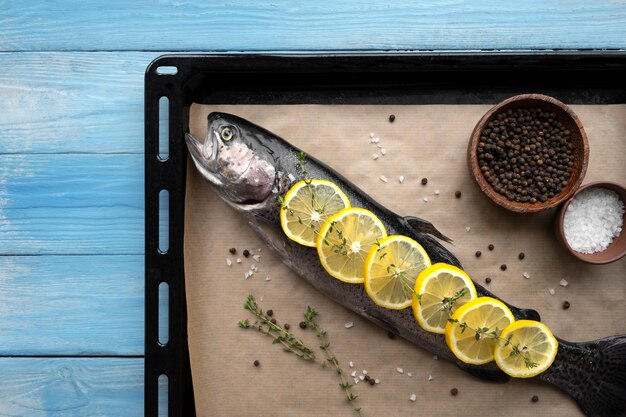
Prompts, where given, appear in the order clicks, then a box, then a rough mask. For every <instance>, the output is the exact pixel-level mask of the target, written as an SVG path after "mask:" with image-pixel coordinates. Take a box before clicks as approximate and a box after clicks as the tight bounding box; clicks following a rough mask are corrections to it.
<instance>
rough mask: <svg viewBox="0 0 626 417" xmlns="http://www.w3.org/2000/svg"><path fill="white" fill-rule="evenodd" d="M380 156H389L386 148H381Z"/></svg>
mask: <svg viewBox="0 0 626 417" xmlns="http://www.w3.org/2000/svg"><path fill="white" fill-rule="evenodd" d="M380 154H381V155H382V156H385V155H387V149H385V148H380Z"/></svg>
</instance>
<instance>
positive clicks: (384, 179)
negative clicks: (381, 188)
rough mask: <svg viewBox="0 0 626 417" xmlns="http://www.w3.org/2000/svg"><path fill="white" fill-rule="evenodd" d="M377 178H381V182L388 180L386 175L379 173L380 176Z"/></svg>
mask: <svg viewBox="0 0 626 417" xmlns="http://www.w3.org/2000/svg"><path fill="white" fill-rule="evenodd" d="M378 178H380V180H381V181H382V182H387V181H389V180H388V179H387V177H385V176H384V175H381V176H380V177H378Z"/></svg>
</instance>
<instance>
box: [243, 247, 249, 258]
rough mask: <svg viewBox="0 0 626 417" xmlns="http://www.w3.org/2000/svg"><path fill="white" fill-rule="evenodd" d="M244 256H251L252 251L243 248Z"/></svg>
mask: <svg viewBox="0 0 626 417" xmlns="http://www.w3.org/2000/svg"><path fill="white" fill-rule="evenodd" d="M243 256H245V257H246V258H247V257H248V256H250V251H249V250H248V249H244V250H243Z"/></svg>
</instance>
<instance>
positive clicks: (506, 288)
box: [185, 105, 626, 417]
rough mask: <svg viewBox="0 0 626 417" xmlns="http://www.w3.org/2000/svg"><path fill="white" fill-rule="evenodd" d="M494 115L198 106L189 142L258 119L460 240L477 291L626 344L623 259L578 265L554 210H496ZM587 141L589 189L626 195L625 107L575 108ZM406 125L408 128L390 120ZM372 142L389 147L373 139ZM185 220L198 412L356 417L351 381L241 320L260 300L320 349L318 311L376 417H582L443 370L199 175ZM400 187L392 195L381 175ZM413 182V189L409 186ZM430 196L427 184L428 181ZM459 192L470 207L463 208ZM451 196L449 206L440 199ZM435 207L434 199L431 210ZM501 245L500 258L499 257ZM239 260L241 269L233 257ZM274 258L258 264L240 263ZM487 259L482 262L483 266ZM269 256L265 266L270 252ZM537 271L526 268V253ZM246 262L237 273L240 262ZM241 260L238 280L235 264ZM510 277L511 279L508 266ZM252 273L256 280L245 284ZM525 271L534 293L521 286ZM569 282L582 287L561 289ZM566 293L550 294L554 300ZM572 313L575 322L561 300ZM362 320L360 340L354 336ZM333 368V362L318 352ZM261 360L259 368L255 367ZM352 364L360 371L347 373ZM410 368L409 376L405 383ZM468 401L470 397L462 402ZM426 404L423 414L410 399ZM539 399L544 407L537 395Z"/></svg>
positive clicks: (524, 386) (532, 391)
mask: <svg viewBox="0 0 626 417" xmlns="http://www.w3.org/2000/svg"><path fill="white" fill-rule="evenodd" d="M490 107H491V106H490V105H415V106H391V105H384V106H383V105H376V106H369V105H358V106H351V105H350V106H347V105H346V106H330V105H290V106H239V105H237V106H234V105H228V106H226V105H224V106H204V105H193V106H192V108H191V114H190V129H191V132H192V134H194V135H195V136H196V137H199V138H204V137H205V134H206V128H207V127H206V115H207V114H208V113H209V112H210V111H225V112H230V113H233V114H237V115H239V116H241V117H244V118H246V119H249V120H251V121H252V122H254V123H257V124H259V125H261V126H264V127H265V128H267V129H269V130H270V131H273V132H275V133H276V134H278V135H279V136H281V137H283V138H285V139H287V140H288V141H290V142H292V143H293V144H295V145H296V146H298V147H300V148H302V149H303V150H304V151H305V152H307V153H309V154H311V155H314V156H315V157H317V158H319V159H321V160H322V161H325V162H326V163H328V164H329V165H330V166H332V167H334V168H335V169H336V170H338V171H339V172H341V173H342V174H344V175H346V176H347V177H348V178H349V179H350V180H352V181H353V182H354V183H355V184H357V185H358V186H359V187H361V188H362V189H363V190H365V191H366V192H367V193H369V194H370V195H371V196H372V197H373V198H375V199H376V200H378V201H379V202H381V203H382V204H383V205H385V206H387V207H389V208H390V209H392V210H394V211H396V212H397V213H399V214H402V215H416V216H420V217H423V218H425V219H428V220H430V221H432V222H433V223H434V224H435V225H436V226H437V227H438V228H439V229H440V230H441V231H442V232H443V233H444V234H445V235H447V236H449V237H450V238H452V239H453V240H454V244H453V245H446V246H447V247H448V248H449V249H450V250H451V251H452V252H453V253H455V254H456V255H457V256H458V257H459V259H460V260H461V262H462V263H463V266H464V268H465V270H466V271H467V272H468V273H469V275H470V276H471V277H473V279H474V280H475V281H477V282H478V283H480V284H482V285H485V277H491V278H492V281H491V284H489V285H486V287H487V288H489V289H490V290H492V291H493V292H494V293H495V294H497V295H498V296H500V297H502V298H503V299H505V300H507V301H508V302H510V303H512V304H513V305H516V306H519V307H529V308H535V309H537V310H538V311H539V312H540V313H541V315H542V319H543V321H544V322H545V323H546V324H547V325H548V326H549V327H550V329H552V331H553V332H554V334H555V335H557V336H559V337H562V338H564V339H566V340H571V341H584V340H591V339H595V338H599V337H603V336H608V335H613V334H623V333H626V320H625V319H624V317H626V303H625V298H626V279H625V277H624V267H625V266H626V263H625V262H626V260H625V259H622V260H620V261H618V262H615V263H613V264H611V265H604V266H591V265H587V264H584V263H582V262H580V261H577V260H576V259H575V258H573V257H571V256H570V255H569V254H568V253H566V252H565V250H564V249H563V248H562V247H560V246H559V244H558V243H557V241H556V239H555V237H554V235H553V232H552V219H553V216H554V212H550V213H545V214H539V215H518V214H513V213H510V212H507V211H505V210H503V209H501V208H499V207H497V206H495V205H494V204H492V203H491V202H489V201H488V200H487V199H486V197H485V196H484V195H482V193H481V192H480V191H479V190H478V188H477V187H476V186H475V185H474V184H473V182H472V180H471V178H470V176H469V174H468V169H467V165H466V147H467V143H468V140H469V136H470V132H471V131H472V129H473V127H474V125H475V124H476V122H477V121H478V120H479V119H480V117H481V116H482V115H483V114H484V113H485V112H486V111H487V110H488V109H489V108H490ZM572 108H573V110H574V111H575V112H576V113H577V114H578V116H579V117H580V119H581V120H582V122H583V124H584V126H585V128H586V130H587V133H588V138H589V145H590V161H589V168H588V170H587V175H586V177H585V182H591V181H595V180H612V181H616V182H620V183H624V182H625V181H626V133H625V132H626V106H624V105H593V106H592V105H590V106H582V105H579V106H572ZM390 114H395V115H396V119H395V122H394V123H390V122H389V121H388V116H389V115H390ZM370 132H373V133H374V134H375V135H376V136H377V137H379V138H380V141H379V143H378V144H379V145H381V147H382V148H384V149H385V152H386V153H385V155H384V156H379V157H378V159H377V160H374V159H373V155H374V154H378V155H381V151H382V149H381V148H379V147H377V144H372V143H371V141H370ZM188 166H189V171H188V181H187V197H186V206H185V210H186V212H185V274H186V287H187V303H188V329H189V351H190V356H191V368H192V375H193V384H194V392H195V400H196V408H197V414H198V416H200V417H205V416H206V417H208V416H261V417H265V416H351V415H353V414H352V411H351V407H350V406H349V405H347V404H346V402H345V401H344V400H343V394H342V392H341V390H340V388H339V387H338V385H337V384H338V382H339V381H338V379H337V376H336V375H335V374H333V372H331V371H329V370H328V369H321V368H320V367H319V366H316V365H314V364H310V363H305V362H304V361H302V360H300V359H298V358H296V357H295V356H294V355H291V354H288V353H285V352H283V351H282V350H281V349H280V348H279V347H278V346H277V345H272V344H271V340H270V339H269V338H267V337H265V336H263V335H261V334H258V333H256V332H254V331H252V330H242V329H239V328H238V327H237V321H238V320H240V319H243V318H252V317H251V315H250V314H249V313H248V312H247V311H245V310H244V309H243V302H244V300H245V298H246V296H247V295H248V294H249V293H253V294H254V295H255V296H256V298H257V300H258V301H259V304H260V305H261V307H262V308H263V309H269V308H271V309H273V310H274V312H275V317H277V319H278V321H279V322H280V323H290V324H291V327H292V329H294V332H295V333H296V334H297V335H299V336H301V338H302V339H304V340H305V341H306V342H307V343H309V344H310V345H311V346H315V347H317V346H318V341H317V340H316V338H315V336H314V334H313V333H312V332H311V331H301V330H300V329H299V328H298V323H299V322H300V321H301V320H302V313H303V312H304V311H305V309H306V307H307V305H311V306H313V307H315V308H316V309H317V310H318V311H319V313H320V315H319V323H320V325H321V326H322V327H323V328H325V329H327V331H328V334H329V338H330V340H331V343H332V348H333V350H334V353H335V354H336V356H337V358H338V359H339V361H340V363H341V364H342V366H343V368H344V370H345V371H346V372H347V374H348V375H350V374H351V373H352V372H353V371H357V375H361V374H362V371H363V370H367V372H368V373H369V375H371V376H372V377H375V378H378V379H380V384H378V385H376V386H370V385H368V384H366V383H364V382H360V383H358V384H357V385H356V386H355V387H354V389H353V390H354V393H355V394H356V395H358V396H359V398H358V400H357V405H358V406H360V407H362V409H363V414H364V415H365V416H389V417H397V416H410V415H411V416H413V415H420V416H461V415H462V416H465V417H471V416H484V415H494V414H496V413H498V411H497V410H502V407H507V409H508V411H507V412H504V415H509V416H516V417H524V416H538V415H539V416H548V415H549V416H552V417H557V416H568V417H572V416H581V415H582V413H581V412H580V411H579V409H578V407H577V406H576V404H575V402H574V401H573V400H572V399H570V398H569V397H568V396H567V395H565V394H563V393H561V392H560V391H559V390H557V389H556V388H554V387H552V386H550V385H547V384H543V383H541V382H539V381H535V380H511V381H510V382H508V383H506V384H492V383H488V382H485V381H482V380H480V379H478V378H475V377H473V376H471V375H469V374H467V373H465V372H463V371H461V370H459V369H458V368H457V367H456V365H454V364H452V363H451V362H448V361H445V360H443V359H440V360H436V359H434V358H433V354H432V353H430V352H426V351H424V350H422V349H420V348H418V347H416V346H414V345H412V344H410V343H408V342H406V341H405V340H402V339H400V338H395V339H390V338H389V337H388V335H387V332H386V331H384V330H382V329H381V328H379V327H377V326H376V325H374V324H372V323H370V322H368V321H367V320H365V319H362V318H361V317H359V316H357V315H356V314H354V313H352V312H350V311H348V310H347V309H345V308H343V307H341V306H340V305H337V304H335V303H334V302H332V301H330V300H328V299H327V298H325V297H324V296H323V295H322V294H320V293H318V292H317V291H316V290H314V289H313V288H312V287H310V286H309V285H308V284H307V283H306V282H305V281H303V280H302V279H300V278H299V277H298V276H297V275H296V274H295V273H293V272H292V271H291V270H289V269H288V268H287V267H286V266H284V265H283V264H282V263H281V262H280V261H279V260H278V258H277V257H276V256H275V255H274V254H273V253H271V252H270V250H269V248H266V247H264V245H263V244H262V243H261V241H260V240H259V238H258V237H257V236H256V235H255V234H254V233H253V232H252V230H251V229H249V228H248V227H247V225H246V224H245V222H244V220H243V218H242V217H241V216H240V215H239V214H237V213H236V212H235V211H234V210H232V209H231V208H229V207H228V206H227V205H226V204H225V203H223V202H222V201H221V200H220V199H219V198H218V197H217V195H216V194H215V193H214V192H213V190H212V189H211V187H210V186H209V185H208V183H206V182H205V181H204V180H202V179H201V178H200V176H199V175H198V173H197V172H196V170H195V168H194V166H193V164H192V163H191V162H190V163H189V165H188ZM381 175H384V176H386V178H388V183H384V182H382V181H381V180H380V176H381ZM399 176H404V177H405V179H404V182H403V183H400V182H399V180H398V178H399ZM424 177H425V178H428V184H427V185H425V186H424V185H421V183H420V181H421V179H422V178H424ZM457 190H459V191H461V192H462V196H461V198H459V199H457V198H455V197H454V193H455V191H457ZM437 194H438V195H437ZM425 199H427V200H428V201H427V202H426V201H425ZM490 243H492V244H493V245H494V246H495V249H494V250H493V251H489V250H487V246H488V245H489V244H490ZM231 247H234V248H237V255H231V254H230V253H229V251H228V249H229V248H231ZM245 248H247V249H249V250H251V251H252V253H254V254H257V253H260V255H261V256H260V262H258V263H257V262H256V261H254V260H253V259H252V258H251V257H250V258H245V257H244V256H243V255H242V251H243V249H245ZM477 250H480V251H482V256H481V257H480V258H476V257H475V255H474V253H475V252H476V251H477ZM259 251H260V252H259ZM519 252H524V253H525V254H526V257H525V259H524V260H522V261H520V260H519V259H518V253H519ZM238 257H239V258H241V263H237V258H238ZM227 258H230V259H231V260H232V262H233V265H232V266H230V267H229V266H227V264H226V259H227ZM501 264H506V265H507V266H508V269H507V270H506V271H501V270H500V265H501ZM252 265H255V266H256V267H257V268H258V272H256V273H255V274H254V275H253V276H252V277H251V278H249V279H244V274H245V272H247V271H249V270H250V268H251V267H252ZM524 272H527V273H528V274H529V275H530V279H525V278H524V277H523V276H522V274H523V273H524ZM561 279H566V280H567V281H568V283H569V285H568V286H566V287H563V286H560V285H559V282H560V281H561ZM550 288H553V289H554V290H555V292H556V293H555V295H553V296H552V295H550V294H549V289H550ZM565 300H568V301H569V302H570V303H571V307H570V309H569V310H563V308H562V303H563V301H565ZM347 322H354V327H352V328H350V329H347V328H345V327H344V325H345V323H347ZM320 355H321V352H320ZM255 360H259V362H260V366H259V367H258V368H257V367H254V366H253V362H254V361H255ZM350 361H352V362H353V364H354V368H350V367H349V362H350ZM396 368H402V369H403V371H404V372H403V373H402V374H401V373H399V372H398V371H397V369H396ZM451 388H457V389H458V391H459V394H458V395H457V396H455V397H453V396H451V395H450V389H451ZM411 394H416V396H417V401H415V402H411V401H410V400H409V397H410V396H411ZM533 395H537V396H539V402H537V403H532V402H531V397H532V396H533Z"/></svg>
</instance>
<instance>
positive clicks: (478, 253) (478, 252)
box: [476, 250, 483, 258]
mask: <svg viewBox="0 0 626 417" xmlns="http://www.w3.org/2000/svg"><path fill="white" fill-rule="evenodd" d="M482 254H483V253H482V252H481V251H479V250H477V251H476V257H477V258H480V255H482Z"/></svg>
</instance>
